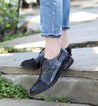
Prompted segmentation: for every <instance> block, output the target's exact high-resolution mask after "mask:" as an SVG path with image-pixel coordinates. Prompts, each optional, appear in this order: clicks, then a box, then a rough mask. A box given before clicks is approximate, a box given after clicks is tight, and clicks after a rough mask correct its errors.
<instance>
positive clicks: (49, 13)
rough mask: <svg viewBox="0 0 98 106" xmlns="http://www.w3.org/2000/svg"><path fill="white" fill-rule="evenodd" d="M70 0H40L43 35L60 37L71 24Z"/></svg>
mask: <svg viewBox="0 0 98 106" xmlns="http://www.w3.org/2000/svg"><path fill="white" fill-rule="evenodd" d="M69 14H70V0H40V28H41V31H42V34H41V36H44V37H60V36H61V31H62V29H63V30H67V29H69V28H70V26H69Z"/></svg>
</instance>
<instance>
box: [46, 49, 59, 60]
mask: <svg viewBox="0 0 98 106" xmlns="http://www.w3.org/2000/svg"><path fill="white" fill-rule="evenodd" d="M59 53H60V48H58V49H47V48H45V53H44V58H47V59H53V58H55V57H57V56H58V55H59Z"/></svg>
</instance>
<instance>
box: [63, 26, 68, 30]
mask: <svg viewBox="0 0 98 106" xmlns="http://www.w3.org/2000/svg"><path fill="white" fill-rule="evenodd" d="M68 29H70V27H62V30H68Z"/></svg>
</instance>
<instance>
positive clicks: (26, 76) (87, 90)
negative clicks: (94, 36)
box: [0, 47, 98, 105]
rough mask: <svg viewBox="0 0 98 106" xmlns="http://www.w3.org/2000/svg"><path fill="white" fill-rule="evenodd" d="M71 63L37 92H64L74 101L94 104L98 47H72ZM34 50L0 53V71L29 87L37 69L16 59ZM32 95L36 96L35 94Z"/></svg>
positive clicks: (51, 94)
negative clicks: (57, 77)
mask: <svg viewBox="0 0 98 106" xmlns="http://www.w3.org/2000/svg"><path fill="white" fill-rule="evenodd" d="M72 54H73V58H74V60H75V61H74V63H73V65H72V66H71V67H70V68H69V69H68V70H66V71H64V72H63V73H62V75H61V77H60V78H59V80H58V81H57V83H56V84H55V85H54V86H53V87H51V88H50V89H49V90H47V91H45V92H43V93H41V97H43V98H44V97H45V96H49V97H61V96H64V97H65V96H66V97H69V98H71V100H72V101H75V102H78V103H91V104H96V105H98V100H97V98H98V47H91V48H78V49H72ZM37 55H38V53H31V52H30V53H11V54H0V74H1V77H3V78H5V79H7V80H8V81H9V82H15V83H17V84H20V85H22V86H23V87H24V88H25V89H27V91H28V93H29V89H30V88H31V86H32V85H33V84H34V83H35V82H36V80H37V79H38V77H39V73H40V71H39V70H28V69H23V68H20V67H19V65H20V63H21V62H22V61H23V60H25V59H29V58H32V57H36V56H37ZM35 97H36V96H35Z"/></svg>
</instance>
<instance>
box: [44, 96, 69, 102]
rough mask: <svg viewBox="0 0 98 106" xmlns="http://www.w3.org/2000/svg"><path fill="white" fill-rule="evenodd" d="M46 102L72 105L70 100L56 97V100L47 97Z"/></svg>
mask: <svg viewBox="0 0 98 106" xmlns="http://www.w3.org/2000/svg"><path fill="white" fill-rule="evenodd" d="M45 101H47V102H56V103H58V102H62V103H70V98H67V97H60V98H57V97H54V98H50V97H48V96H47V97H46V98H45Z"/></svg>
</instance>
